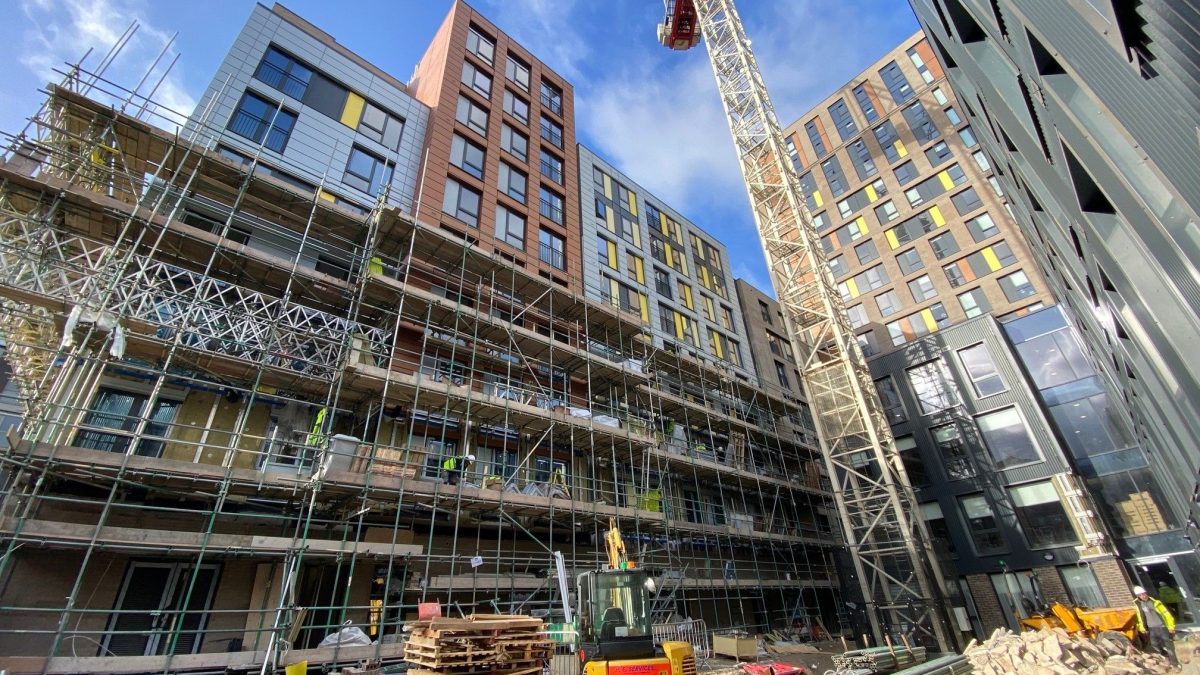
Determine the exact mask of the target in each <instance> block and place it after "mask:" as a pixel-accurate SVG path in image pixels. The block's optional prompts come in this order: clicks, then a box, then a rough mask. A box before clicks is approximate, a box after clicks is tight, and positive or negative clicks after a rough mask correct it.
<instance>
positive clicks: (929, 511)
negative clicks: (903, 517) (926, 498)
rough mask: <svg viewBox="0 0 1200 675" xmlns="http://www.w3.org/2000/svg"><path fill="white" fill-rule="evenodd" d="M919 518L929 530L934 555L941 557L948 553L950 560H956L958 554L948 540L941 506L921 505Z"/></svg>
mask: <svg viewBox="0 0 1200 675" xmlns="http://www.w3.org/2000/svg"><path fill="white" fill-rule="evenodd" d="M921 518H922V519H924V520H925V527H926V528H928V530H929V539H930V543H931V544H933V550H934V553H935V555H939V556H942V555H945V554H947V553H948V554H950V557H951V558H954V559H956V560H957V559H958V552H957V551H956V550H954V540H953V539H951V538H950V528H949V527H947V526H946V516H945V515H944V514H943V513H942V506H941V504H938V503H937V502H928V503H925V504H921Z"/></svg>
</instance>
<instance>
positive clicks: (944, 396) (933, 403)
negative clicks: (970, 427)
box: [908, 359, 958, 415]
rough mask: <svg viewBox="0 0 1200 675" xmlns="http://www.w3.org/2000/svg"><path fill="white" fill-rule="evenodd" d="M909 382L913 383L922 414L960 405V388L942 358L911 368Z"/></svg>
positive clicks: (929, 413)
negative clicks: (955, 384)
mask: <svg viewBox="0 0 1200 675" xmlns="http://www.w3.org/2000/svg"><path fill="white" fill-rule="evenodd" d="M908 382H909V384H910V385H912V388H913V393H914V394H915V395H916V397H917V405H918V406H919V407H920V408H921V414H922V415H931V414H933V413H936V412H940V411H942V410H945V409H947V408H951V407H954V406H956V405H958V389H957V388H956V387H955V386H954V382H952V381H951V380H950V376H949V374H948V373H947V372H946V367H945V365H943V364H942V362H941V360H940V359H934V360H933V361H929V362H927V363H923V364H921V365H919V366H916V367H915V368H909V369H908Z"/></svg>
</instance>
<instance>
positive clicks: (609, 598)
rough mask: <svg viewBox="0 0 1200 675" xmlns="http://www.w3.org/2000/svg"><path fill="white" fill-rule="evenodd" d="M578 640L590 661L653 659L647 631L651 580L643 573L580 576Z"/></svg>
mask: <svg viewBox="0 0 1200 675" xmlns="http://www.w3.org/2000/svg"><path fill="white" fill-rule="evenodd" d="M577 581H578V585H577V586H576V588H578V589H579V640H580V643H581V644H582V646H583V651H584V653H585V654H586V655H587V658H588V659H589V660H591V659H596V660H601V661H616V660H625V659H647V658H653V657H654V656H655V650H654V634H653V632H652V631H651V629H650V601H649V598H650V593H651V592H652V591H653V588H654V580H653V579H651V578H650V575H649V574H647V573H646V572H645V571H644V570H638V569H632V570H631V569H616V570H604V571H598V572H586V573H584V574H581V575H579V578H578V580H577Z"/></svg>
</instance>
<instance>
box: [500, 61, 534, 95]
mask: <svg viewBox="0 0 1200 675" xmlns="http://www.w3.org/2000/svg"><path fill="white" fill-rule="evenodd" d="M504 77H505V78H507V79H508V81H509V82H512V83H513V84H515V85H517V86H518V87H520V88H521V89H524V90H525V91H529V66H527V65H525V64H524V63H522V62H521V61H519V60H517V59H515V58H513V57H512V55H511V54H510V55H509V56H508V61H507V62H506V63H505V64H504Z"/></svg>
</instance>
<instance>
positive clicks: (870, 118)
mask: <svg viewBox="0 0 1200 675" xmlns="http://www.w3.org/2000/svg"><path fill="white" fill-rule="evenodd" d="M854 100H855V101H858V108H859V110H862V114H863V117H865V118H867V123H868V124H870V123H873V122H874V121H875V120H877V119H879V112H878V111H877V110H875V104H874V103H872V102H871V97H870V96H869V95H868V94H867V83H866V82H863V83H862V84H860V85H858V86H856V87H855V88H854Z"/></svg>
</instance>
